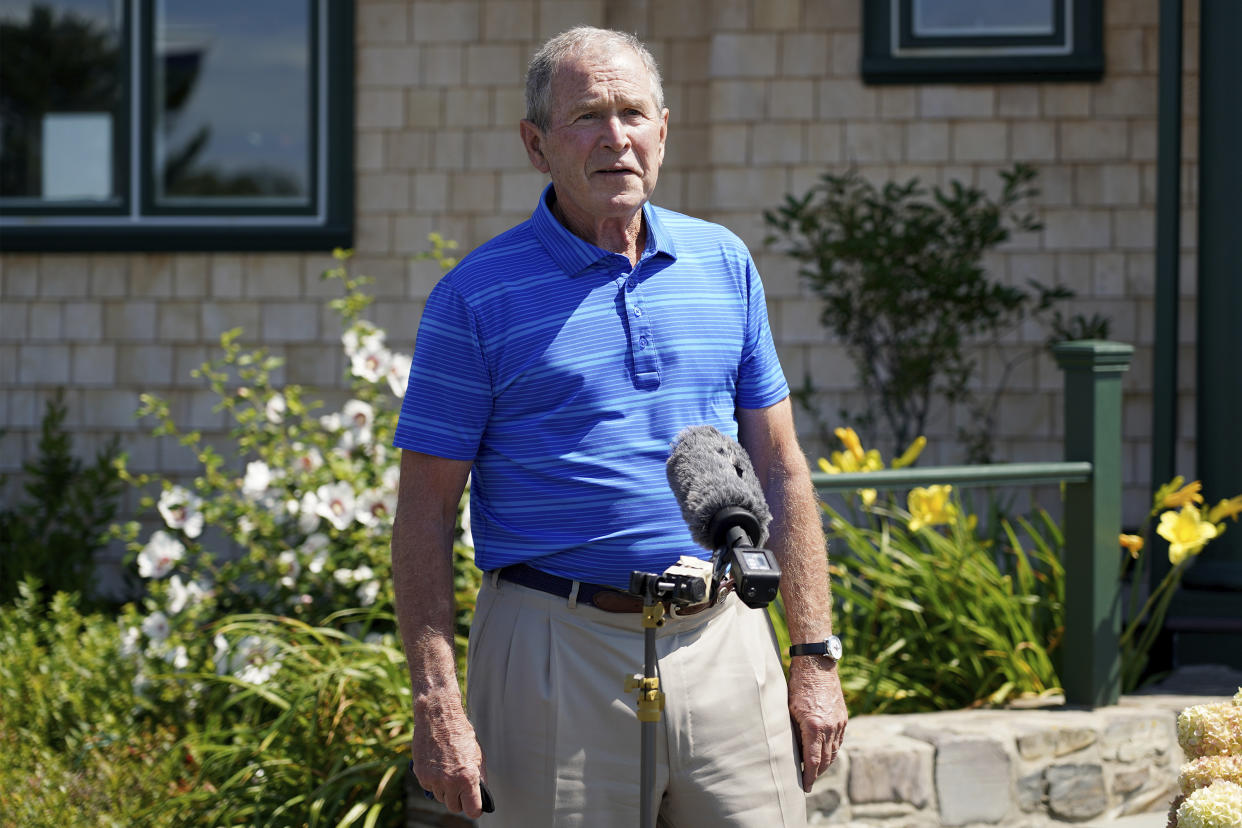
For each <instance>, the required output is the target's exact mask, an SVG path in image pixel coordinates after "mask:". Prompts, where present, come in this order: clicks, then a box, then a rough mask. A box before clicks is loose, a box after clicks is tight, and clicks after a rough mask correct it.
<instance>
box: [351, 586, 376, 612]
mask: <svg viewBox="0 0 1242 828" xmlns="http://www.w3.org/2000/svg"><path fill="white" fill-rule="evenodd" d="M379 591H380V582H379V581H367V582H366V583H364V584H363V585H362V586H360V587H358V591H357V592H356V593H354V594H355V595H357V596H358V605H359V606H363V607H369V606H371V605H372V604H374V603H375V599H377V598H378V597H379Z"/></svg>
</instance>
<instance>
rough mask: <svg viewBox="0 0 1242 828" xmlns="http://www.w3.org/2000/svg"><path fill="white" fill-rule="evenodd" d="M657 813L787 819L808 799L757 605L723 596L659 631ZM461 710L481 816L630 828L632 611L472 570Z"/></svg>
mask: <svg viewBox="0 0 1242 828" xmlns="http://www.w3.org/2000/svg"><path fill="white" fill-rule="evenodd" d="M657 636H658V637H657V651H658V654H659V675H660V689H661V690H662V691H663V692H664V694H665V709H664V713H663V715H662V717H661V720H660V722H659V723H658V724H657V726H656V727H657V739H656V741H657V749H656V753H657V762H656V764H657V767H656V774H655V776H656V794H655V796H654V798H653V801H654V802H655V803H656V804H657V806H658V808H659V813H658V820H659V822H658V824H659V825H661V826H667V827H668V828H728V827H729V826H736V828H743V827H745V828H780V826H786V828H792V827H793V826H804V825H806V799H805V796H804V794H803V792H802V788H801V784H800V773H799V762H798V758H797V756H796V750H795V746H794V739H793V733H792V730H791V727H790V720H789V712H788V701H787V689H786V684H785V677H784V674H783V672H782V670H781V664H780V660H779V658H778V656H777V650H776V642H775V637H774V635H773V633H772V628H771V625H770V623H769V621H768V618H767V614H766V613H765V612H763V611H762V610H753V609H750V608H748V607H746V606H745V605H744V604H742V602H741V601H739V600H738V599H737V597H736V596H733V595H730V596H729V597H728V598H727V599H726V600H725V601H724V602H722V603H721V604H720V605H719V606H716V607H713V608H711V609H708V610H704V611H702V612H699V613H697V614H695V615H691V616H689V617H686V618H668V617H667V616H666V620H665V624H664V626H663V627H662V628H661V629H659V630H658V631H657ZM467 669H468V686H467V707H468V711H469V714H470V718H471V720H472V722H473V723H474V726H475V730H476V732H477V734H478V737H479V742H480V744H481V745H482V747H483V753H484V757H485V760H484V761H485V763H486V773H487V783H488V787H489V788H490V789H491V791H492V793H493V796H494V797H495V801H496V812H495V813H494V814H491V815H487V814H485V815H484V816H483V818H482V819H481V820H480V825H482V826H488V828H495V827H496V826H509V827H510V828H552V827H553V826H555V828H570V826H587V827H588V828H636V826H638V825H639V824H640V820H639V810H640V791H639V782H640V768H641V753H640V732H641V731H640V725H639V722H638V719H637V714H636V705H637V697H636V695H635V694H634V693H632V692H631V693H626V692H625V691H624V683H625V678H626V677H627V676H630V675H633V674H635V673H642V669H643V631H642V616H641V614H639V613H607V612H604V611H602V610H599V609H596V608H595V607H592V606H583V605H580V604H579V605H575V606H571V605H570V602H569V601H568V600H567V599H564V598H558V597H556V596H553V595H549V594H547V593H544V592H540V591H538V590H534V589H530V588H527V587H522V586H518V585H516V584H512V583H509V582H506V581H503V580H501V581H496V580H495V579H494V578H493V577H490V576H488V577H485V578H484V585H483V588H482V590H481V591H480V593H479V600H478V608H477V610H476V613H475V618H474V625H473V627H472V629H471V632H470V654H469V663H468V668H467Z"/></svg>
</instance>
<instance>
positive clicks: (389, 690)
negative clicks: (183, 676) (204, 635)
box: [155, 613, 412, 828]
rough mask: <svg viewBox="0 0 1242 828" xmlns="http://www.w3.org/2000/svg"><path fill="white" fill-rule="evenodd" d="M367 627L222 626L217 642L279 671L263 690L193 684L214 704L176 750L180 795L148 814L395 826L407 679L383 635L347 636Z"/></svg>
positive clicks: (233, 683) (215, 821) (265, 622)
mask: <svg viewBox="0 0 1242 828" xmlns="http://www.w3.org/2000/svg"><path fill="white" fill-rule="evenodd" d="M374 620H376V619H375V618H374V617H372V616H368V615H364V614H361V613H341V614H338V615H336V616H334V617H332V618H330V619H328V621H327V622H326V623H325V624H323V625H321V626H310V625H308V624H305V623H303V622H301V621H296V620H293V619H290V618H282V617H277V616H264V615H249V616H235V617H232V618H229V619H226V620H225V621H224V623H222V624H221V625H220V626H219V627H218V628H217V629H216V630H215V632H216V633H218V634H220V635H223V636H225V637H226V638H228V639H235V640H236V639H244V638H246V637H252V638H253V639H257V640H259V641H261V642H263V645H264V646H265V647H266V648H267V649H268V652H269V653H271V658H272V660H273V661H274V662H277V663H279V668H278V669H277V670H276V672H275V673H274V674H273V675H272V676H271V678H270V679H269V680H265V681H263V682H262V683H249V682H246V681H242V680H240V679H238V678H235V677H233V676H217V675H199V676H194V677H192V678H193V680H195V681H199V682H202V683H203V684H204V686H205V688H206V691H207V693H208V694H209V695H213V696H215V697H218V698H220V699H221V704H220V706H219V707H218V708H217V709H215V710H212V711H210V712H208V713H207V715H206V716H205V717H204V722H203V726H202V728H201V730H199V731H198V732H196V733H193V734H191V735H190V736H189V737H187V738H186V740H185V741H184V743H183V746H184V748H185V750H186V751H187V753H188V754H189V755H190V756H191V757H192V758H193V761H194V762H195V764H196V767H197V775H196V777H195V778H194V779H193V780H192V784H191V785H190V786H189V789H188V790H186V791H185V792H183V793H181V794H179V795H178V796H176V797H173V798H172V799H171V800H169V801H168V802H167V803H166V804H164V805H163V806H161V807H160V808H159V809H157V810H156V812H155V813H156V814H158V815H159V817H160V818H161V819H163V820H165V821H166V824H175V825H203V826H207V825H211V826H223V825H246V826H273V828H274V827H275V826H288V825H299V826H308V828H315V827H316V826H342V827H343V826H349V825H359V826H368V828H370V826H393V828H396V827H397V826H400V825H401V824H402V814H403V811H402V807H401V796H402V792H403V781H404V780H403V776H402V773H403V771H404V768H405V766H406V763H407V761H408V752H409V741H410V733H411V730H412V719H411V709H412V706H411V699H410V689H409V678H408V675H407V673H406V668H405V658H404V655H403V654H402V652H401V650H400V649H399V647H398V646H397V644H396V642H395V641H394V640H393V637H392V635H391V634H387V635H378V634H377V635H375V636H371V637H363V635H364V634H363V631H362V630H360V629H357V628H356V627H357V626H358V625H359V624H360V623H363V622H367V621H374ZM383 620H385V621H388V620H391V619H387V618H386V619H383Z"/></svg>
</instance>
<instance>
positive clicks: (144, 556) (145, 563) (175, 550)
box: [138, 529, 185, 579]
mask: <svg viewBox="0 0 1242 828" xmlns="http://www.w3.org/2000/svg"><path fill="white" fill-rule="evenodd" d="M183 557H185V545H184V544H182V543H181V541H179V540H177V539H176V538H174V537H173V536H172V535H170V534H168V533H167V532H165V531H164V530H163V529H156V530H155V531H154V532H152V533H151V539H150V540H149V541H147V545H146V546H144V547H143V548H142V551H141V552H139V553H138V574H139V575H141V576H142V577H143V578H155V579H159V578H163V577H164V576H165V575H167V574H168V573H169V572H171V571H172V568H173V566H175V565H176V563H177V562H178V561H180V560H181V559H182V558H183Z"/></svg>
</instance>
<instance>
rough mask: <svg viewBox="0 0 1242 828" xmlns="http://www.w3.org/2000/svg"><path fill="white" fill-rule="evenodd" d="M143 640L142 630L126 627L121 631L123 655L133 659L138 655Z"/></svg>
mask: <svg viewBox="0 0 1242 828" xmlns="http://www.w3.org/2000/svg"><path fill="white" fill-rule="evenodd" d="M141 639H142V630H140V629H139V628H138V627H125V628H124V629H122V630H121V655H122V656H124V657H125V658H132V657H133V656H136V655H138V644H139V642H140V641H141Z"/></svg>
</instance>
